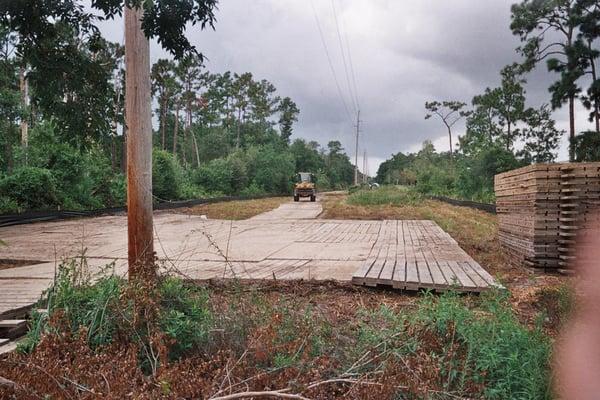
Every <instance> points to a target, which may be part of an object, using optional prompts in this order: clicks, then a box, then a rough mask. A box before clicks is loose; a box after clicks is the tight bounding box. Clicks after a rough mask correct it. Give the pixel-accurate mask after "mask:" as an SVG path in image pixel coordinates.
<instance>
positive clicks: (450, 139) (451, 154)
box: [447, 126, 454, 158]
mask: <svg viewBox="0 0 600 400" xmlns="http://www.w3.org/2000/svg"><path fill="white" fill-rule="evenodd" d="M447 128H448V140H449V141H450V158H452V156H453V154H454V152H453V151H452V130H451V129H450V127H449V126H447Z"/></svg>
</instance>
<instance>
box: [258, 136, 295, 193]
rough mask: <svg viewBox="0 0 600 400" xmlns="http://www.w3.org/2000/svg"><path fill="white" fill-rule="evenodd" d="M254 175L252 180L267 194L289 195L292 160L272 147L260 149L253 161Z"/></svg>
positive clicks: (287, 154) (288, 155) (293, 170)
mask: <svg viewBox="0 0 600 400" xmlns="http://www.w3.org/2000/svg"><path fill="white" fill-rule="evenodd" d="M254 167H255V171H256V172H255V175H254V178H253V180H252V182H253V183H255V184H256V185H257V186H258V187H261V188H263V189H264V191H265V192H267V193H277V194H283V193H286V194H287V193H289V191H290V189H291V180H292V178H293V176H294V173H295V169H294V159H293V157H292V156H291V155H290V154H289V153H287V152H285V153H282V152H280V151H278V150H277V149H276V148H275V147H273V146H267V147H264V148H262V149H261V151H260V152H259V153H258V154H257V157H256V160H255V165H254Z"/></svg>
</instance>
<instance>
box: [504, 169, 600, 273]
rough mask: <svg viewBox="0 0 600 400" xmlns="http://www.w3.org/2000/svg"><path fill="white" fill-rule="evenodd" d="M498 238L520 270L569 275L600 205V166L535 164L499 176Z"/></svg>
mask: <svg viewBox="0 0 600 400" xmlns="http://www.w3.org/2000/svg"><path fill="white" fill-rule="evenodd" d="M495 190H496V212H497V214H498V226H499V229H498V235H499V239H500V242H501V244H502V248H503V250H504V252H505V253H506V254H507V255H508V257H509V259H510V261H511V262H512V263H514V264H516V265H522V264H525V265H526V266H529V267H533V268H541V269H544V270H566V269H568V268H570V266H571V265H572V264H573V261H574V259H575V246H574V245H575V237H576V235H577V233H578V231H579V230H580V229H582V228H583V227H584V226H587V224H589V223H590V219H591V218H592V215H593V211H594V210H595V209H596V208H597V207H598V206H599V205H600V163H562V164H535V165H530V166H527V167H524V168H519V169H516V170H513V171H509V172H505V173H503V174H499V175H496V177H495Z"/></svg>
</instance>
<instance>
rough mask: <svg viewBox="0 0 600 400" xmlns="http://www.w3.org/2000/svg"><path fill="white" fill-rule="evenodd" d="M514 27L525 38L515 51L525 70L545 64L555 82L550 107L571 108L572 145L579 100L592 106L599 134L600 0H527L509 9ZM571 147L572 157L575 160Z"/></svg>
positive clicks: (587, 105)
mask: <svg viewBox="0 0 600 400" xmlns="http://www.w3.org/2000/svg"><path fill="white" fill-rule="evenodd" d="M511 11H512V14H511V26H510V27H511V30H512V32H513V34H515V35H516V36H518V37H519V38H520V39H521V46H520V47H519V48H518V49H517V51H518V52H519V53H520V54H521V55H522V56H523V63H522V64H521V67H522V69H523V71H531V70H532V69H533V68H534V67H535V66H536V65H538V64H539V63H541V62H545V63H546V67H547V69H548V71H549V72H552V73H554V74H555V76H556V77H557V80H556V81H555V82H554V83H553V84H552V85H551V86H550V87H549V91H550V93H551V102H550V103H551V105H552V107H553V108H559V107H561V106H562V105H563V104H565V103H567V104H568V106H569V136H570V141H571V143H574V142H575V140H574V138H575V136H576V127H575V102H576V100H577V99H579V100H580V101H581V104H583V106H584V107H585V108H587V109H588V110H590V114H589V118H590V121H595V125H596V127H595V130H596V132H597V133H600V76H598V73H597V69H596V61H597V58H598V56H600V51H599V49H598V44H597V42H596V39H597V38H598V37H599V36H600V29H599V21H600V3H598V1H596V0H523V1H521V2H520V3H518V4H514V5H513V6H512V8H511ZM574 157H575V153H574V148H573V147H572V146H571V150H570V158H571V159H574Z"/></svg>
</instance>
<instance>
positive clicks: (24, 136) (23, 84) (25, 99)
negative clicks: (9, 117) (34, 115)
mask: <svg viewBox="0 0 600 400" xmlns="http://www.w3.org/2000/svg"><path fill="white" fill-rule="evenodd" d="M19 84H20V85H19V86H20V88H21V107H22V109H23V110H25V111H26V112H27V108H28V107H29V83H28V82H27V78H26V77H25V68H24V67H21V68H19ZM28 143H29V123H28V122H27V117H21V145H22V146H23V147H24V148H25V149H27V146H28Z"/></svg>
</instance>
